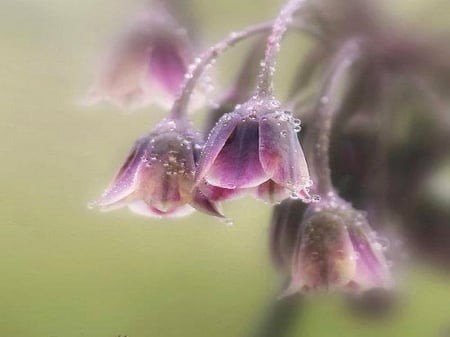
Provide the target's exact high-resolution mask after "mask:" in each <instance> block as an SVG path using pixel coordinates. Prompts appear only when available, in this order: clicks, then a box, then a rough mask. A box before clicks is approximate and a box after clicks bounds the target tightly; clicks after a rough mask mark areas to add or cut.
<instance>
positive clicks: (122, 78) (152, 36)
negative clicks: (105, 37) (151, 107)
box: [86, 11, 192, 108]
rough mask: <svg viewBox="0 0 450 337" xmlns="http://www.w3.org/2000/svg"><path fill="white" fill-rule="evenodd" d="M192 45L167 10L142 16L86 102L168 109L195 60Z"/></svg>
mask: <svg viewBox="0 0 450 337" xmlns="http://www.w3.org/2000/svg"><path fill="white" fill-rule="evenodd" d="M191 49H192V48H191V45H190V43H189V41H188V39H187V36H186V35H185V32H184V30H183V29H181V28H180V27H179V26H178V25H177V23H175V22H174V20H173V18H172V17H170V16H169V14H168V13H167V12H165V11H155V12H146V13H143V14H141V15H140V16H139V17H138V18H137V19H136V20H135V21H134V22H133V24H132V25H131V27H130V28H129V29H128V30H127V31H126V32H125V33H124V34H123V35H122V36H121V37H120V38H119V40H118V42H117V44H116V45H115V46H114V48H113V50H112V51H111V52H110V54H109V55H108V57H107V58H106V60H105V61H104V64H102V66H101V68H100V71H99V74H98V77H97V79H96V81H95V83H94V85H93V86H92V88H91V89H90V92H89V93H88V97H87V100H86V101H87V102H88V103H95V102H98V101H102V100H107V101H111V102H113V103H115V104H117V105H118V106H120V107H123V108H125V107H127V108H137V107H140V106H144V105H147V104H149V103H153V102H156V103H160V104H163V105H164V106H165V107H168V106H169V104H171V102H172V101H173V99H174V98H175V95H177V94H178V90H179V88H180V86H181V84H182V82H183V80H184V74H185V73H186V71H187V68H188V65H189V63H190V61H191V60H192V50H191Z"/></svg>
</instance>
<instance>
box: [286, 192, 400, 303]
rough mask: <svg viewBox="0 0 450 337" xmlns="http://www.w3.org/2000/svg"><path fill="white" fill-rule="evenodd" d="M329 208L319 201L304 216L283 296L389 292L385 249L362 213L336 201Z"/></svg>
mask: <svg viewBox="0 0 450 337" xmlns="http://www.w3.org/2000/svg"><path fill="white" fill-rule="evenodd" d="M332 203H333V205H332V206H330V203H329V200H327V201H322V202H319V203H318V204H315V205H312V206H310V207H309V209H308V210H307V211H306V213H305V215H304V218H303V221H302V223H301V229H300V232H299V237H298V241H297V246H296V249H295V252H294V258H293V264H292V272H291V284H290V286H289V287H288V289H287V290H286V292H285V293H286V294H287V295H289V294H293V293H296V292H299V291H300V292H303V291H316V290H344V291H345V290H347V291H352V292H357V293H359V292H364V291H368V290H371V289H378V288H382V289H390V288H391V287H392V285H393V284H392V278H391V274H390V271H389V266H388V263H387V261H386V258H385V256H384V252H383V249H384V247H383V246H382V243H381V242H380V241H379V239H378V236H377V234H376V233H375V232H374V231H373V230H372V229H371V228H370V226H369V224H368V222H367V220H366V218H365V216H364V214H362V213H361V212H358V211H356V210H354V209H352V208H351V206H349V205H348V204H346V203H344V202H343V201H341V200H339V199H334V200H333V202H332Z"/></svg>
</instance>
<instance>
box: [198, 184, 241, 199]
mask: <svg viewBox="0 0 450 337" xmlns="http://www.w3.org/2000/svg"><path fill="white" fill-rule="evenodd" d="M198 188H199V189H200V191H201V192H202V193H203V194H204V195H205V196H207V197H208V199H210V200H213V201H225V200H233V199H237V198H240V197H242V196H244V194H245V193H246V192H247V189H241V188H235V189H230V188H223V187H217V186H213V185H210V184H208V183H207V182H206V181H205V182H204V183H201V184H199V185H198Z"/></svg>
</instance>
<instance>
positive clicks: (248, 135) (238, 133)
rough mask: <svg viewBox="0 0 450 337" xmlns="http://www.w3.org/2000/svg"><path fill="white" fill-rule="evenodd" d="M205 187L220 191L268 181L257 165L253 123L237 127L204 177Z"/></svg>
mask: <svg viewBox="0 0 450 337" xmlns="http://www.w3.org/2000/svg"><path fill="white" fill-rule="evenodd" d="M205 179H206V181H207V182H208V183H210V184H211V185H214V186H219V187H224V188H231V189H234V188H248V187H255V186H258V185H259V184H261V183H263V182H265V181H266V180H267V179H268V176H267V174H266V172H265V171H264V169H263V167H262V166H261V163H260V161H259V127H258V122H257V121H251V120H247V121H245V122H241V123H239V124H238V125H237V126H236V128H235V129H234V132H233V133H232V134H231V135H230V136H229V137H228V139H227V141H226V143H225V145H224V146H223V147H222V150H221V151H220V153H219V154H218V156H217V157H216V159H215V160H214V163H213V165H212V166H211V167H210V169H209V171H208V173H207V174H206V176H205Z"/></svg>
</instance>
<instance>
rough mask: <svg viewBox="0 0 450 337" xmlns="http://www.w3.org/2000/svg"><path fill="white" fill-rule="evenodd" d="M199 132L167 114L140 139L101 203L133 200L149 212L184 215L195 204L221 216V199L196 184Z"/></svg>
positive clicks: (104, 206)
mask: <svg viewBox="0 0 450 337" xmlns="http://www.w3.org/2000/svg"><path fill="white" fill-rule="evenodd" d="M200 148H201V140H200V135H199V133H198V132H196V131H195V130H194V129H193V128H192V126H191V125H190V124H189V123H188V122H186V121H185V120H181V121H176V120H172V119H165V120H163V121H162V122H160V123H159V124H158V125H157V126H156V127H155V128H154V129H153V131H152V132H151V133H150V134H149V135H148V136H145V137H143V138H141V139H139V140H138V141H137V142H136V144H135V146H134V148H133V150H132V151H131V153H130V155H129V156H128V158H127V160H126V161H125V163H124V164H123V166H122V168H121V169H120V170H119V172H118V173H117V175H116V177H115V178H114V179H113V182H112V183H111V185H110V186H109V187H108V188H107V189H106V191H105V193H104V194H103V196H102V197H101V198H100V200H99V201H97V202H96V205H97V206H98V207H100V208H101V209H103V210H110V209H116V208H120V207H123V206H128V207H129V208H130V209H131V210H132V211H134V212H136V213H139V214H142V215H146V216H156V217H162V216H172V217H174V216H183V215H186V214H189V213H190V212H192V211H193V210H194V208H196V209H198V210H200V211H203V212H205V213H208V214H211V215H215V216H219V217H222V214H221V213H220V211H219V208H218V205H217V204H216V203H215V201H213V200H212V199H211V198H210V197H209V196H208V195H207V193H205V192H202V191H200V189H199V188H194V174H195V161H196V156H197V152H198V151H199V149H200Z"/></svg>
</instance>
